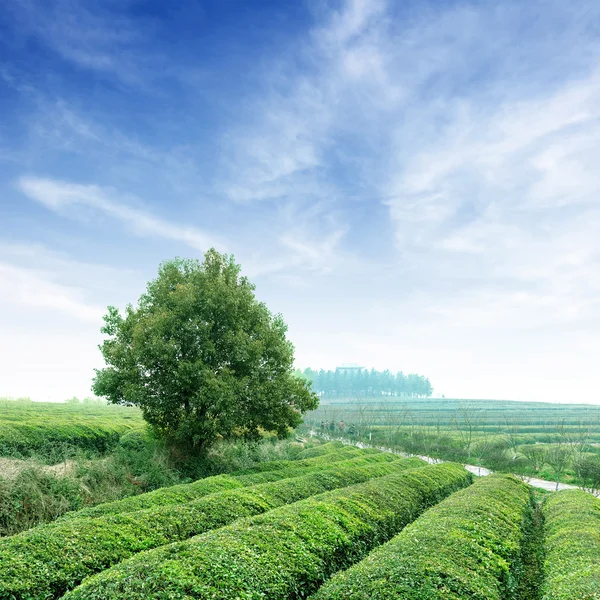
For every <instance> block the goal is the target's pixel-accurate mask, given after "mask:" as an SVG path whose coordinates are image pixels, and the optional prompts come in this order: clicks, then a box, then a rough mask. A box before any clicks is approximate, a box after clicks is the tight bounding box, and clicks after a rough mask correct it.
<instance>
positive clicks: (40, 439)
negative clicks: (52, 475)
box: [0, 423, 130, 458]
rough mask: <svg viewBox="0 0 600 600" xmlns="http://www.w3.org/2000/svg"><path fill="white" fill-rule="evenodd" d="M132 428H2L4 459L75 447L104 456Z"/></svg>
mask: <svg viewBox="0 0 600 600" xmlns="http://www.w3.org/2000/svg"><path fill="white" fill-rule="evenodd" d="M128 431H130V428H129V427H127V426H126V425H122V424H110V423H106V424H103V425H83V424H74V425H71V424H67V423H65V424H59V425H52V426H48V425H45V424H43V423H39V424H20V423H19V424H13V425H5V424H0V456H16V457H22V458H25V457H28V456H31V455H32V454H36V453H38V454H42V453H45V452H51V451H53V449H54V448H55V447H57V446H72V447H76V448H81V449H83V450H87V451H89V452H94V453H100V454H102V453H104V452H106V451H108V450H109V449H111V448H114V447H115V446H116V445H117V443H118V442H119V438H120V437H121V435H123V434H124V433H126V432H128Z"/></svg>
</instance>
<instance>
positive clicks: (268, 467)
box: [62, 448, 397, 519]
mask: <svg viewBox="0 0 600 600" xmlns="http://www.w3.org/2000/svg"><path fill="white" fill-rule="evenodd" d="M354 457H360V458H362V459H363V460H365V461H366V462H372V463H377V462H389V461H391V460H395V459H396V458H397V457H396V456H395V455H393V454H386V453H378V454H374V455H370V453H369V452H367V451H364V450H359V449H357V448H343V449H341V450H340V451H337V452H329V453H328V454H326V455H322V456H318V457H315V458H312V459H306V460H298V461H291V460H290V461H285V460H280V461H271V462H265V463H261V464H259V465H257V466H255V467H252V468H250V469H245V470H243V471H238V472H234V473H231V474H229V475H216V476H213V477H207V478H205V479H200V480H198V481H194V482H193V483H184V484H179V485H173V486H170V487H164V488H160V489H157V490H155V491H152V492H148V493H146V494H141V495H138V496H130V497H128V498H123V499H122V500H117V501H115V502H106V503H104V504H100V505H98V506H93V507H90V508H86V509H83V510H81V511H77V512H74V513H70V514H66V515H64V517H62V518H63V519H79V518H81V517H98V516H104V515H109V514H124V513H129V512H134V511H137V510H143V509H146V508H153V507H157V506H169V505H173V504H182V503H184V502H191V501H193V500H196V499H198V498H201V497H202V496H206V495H208V494H212V493H214V492H218V491H222V490H229V489H235V488H238V487H244V486H247V485H254V484H256V483H263V482H267V481H277V480H279V479H284V478H287V477H297V476H300V475H302V474H304V473H308V472H310V471H317V470H322V469H327V465H328V464H330V463H338V462H340V461H346V460H350V459H352V458H354Z"/></svg>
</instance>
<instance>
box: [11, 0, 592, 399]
mask: <svg viewBox="0 0 600 600" xmlns="http://www.w3.org/2000/svg"><path fill="white" fill-rule="evenodd" d="M175 4H176V5H177V7H175ZM599 27H600V3H598V2H595V1H592V0H581V1H578V2H570V3H565V2H563V1H560V0H554V1H552V0H551V1H544V2H542V1H531V2H527V3H523V2H521V1H505V2H502V3H497V2H492V1H478V2H474V1H473V2H455V1H446V2H434V1H430V2H416V1H415V2H413V1H408V2H392V1H390V2H387V3H386V2H383V1H375V0H373V1H366V0H365V1H360V0H354V1H351V0H349V1H347V2H324V1H319V0H315V1H312V0H310V1H307V2H281V1H280V0H261V1H260V2H258V1H257V2H252V1H245V2H243V1H228V2H216V1H213V2H200V1H198V2H195V1H192V0H189V1H185V2H178V3H165V2H160V1H148V2H143V3H141V2H134V1H122V2H118V3H117V2H113V1H111V0H102V1H95V2H91V1H89V2H88V1H83V0H82V1H80V2H66V1H65V2H63V1H57V0H53V1H46V0H44V1H42V0H39V1H35V0H31V1H27V0H5V2H3V5H2V10H1V11H0V57H1V58H0V223H1V228H0V289H1V293H0V336H1V340H2V343H1V344H0V396H4V395H8V396H11V395H12V396H20V395H25V396H31V397H33V398H36V399H40V400H47V399H52V400H59V399H64V398H67V397H70V396H73V395H78V396H86V395H89V394H90V391H89V388H90V382H91V378H92V376H93V368H94V367H101V366H102V360H101V356H100V353H99V351H98V349H97V344H98V343H99V342H100V341H101V334H100V331H99V330H100V326H101V324H102V319H101V316H102V314H103V312H104V310H105V308H106V306H107V305H108V304H114V305H117V306H120V307H123V306H124V305H125V304H126V303H127V302H135V301H136V300H137V298H138V296H139V295H140V293H141V292H142V291H143V289H144V286H145V283H146V282H147V281H148V280H149V279H151V278H153V277H154V276H155V274H156V271H157V266H158V264H159V262H160V261H162V260H165V259H168V258H172V257H174V256H188V257H199V258H200V257H201V256H202V254H203V252H204V251H205V250H207V249H208V248H209V247H211V246H215V247H216V248H217V249H218V250H219V251H224V252H230V253H233V254H234V255H235V257H236V259H237V261H238V262H239V263H241V265H242V267H243V271H244V273H245V274H247V275H248V276H249V277H250V278H251V279H252V280H253V281H254V282H255V283H256V285H257V294H258V296H259V297H260V298H261V299H262V300H264V301H265V302H266V303H267V305H268V306H269V307H270V308H271V310H273V311H274V312H281V313H283V315H284V318H285V320H286V322H287V323H288V324H289V337H290V339H291V340H292V341H293V343H294V344H295V346H296V358H297V360H296V363H297V366H298V367H299V368H305V367H312V368H317V369H318V368H325V369H328V368H335V367H336V366H337V365H340V364H342V363H356V364H358V365H361V366H365V367H368V368H371V367H374V368H376V369H386V368H388V369H390V370H392V371H397V370H403V371H404V372H406V373H412V372H415V373H421V374H423V375H425V376H427V377H428V378H429V379H430V381H431V383H432V385H433V387H434V395H439V394H445V395H446V396H449V397H450V396H451V397H458V398H502V399H521V400H548V401H561V402H600V396H599V392H598V390H599V389H600V370H599V369H598V364H600V307H599V300H598V298H599V293H600V269H599V267H600V264H599V262H600V261H599V257H600V235H599V232H600V196H599V190H600V170H599V169H598V157H599V142H600V71H599V69H598V65H599V64H600V63H599V62H598V59H599V54H600V44H599V41H600V38H599V31H600V29H599Z"/></svg>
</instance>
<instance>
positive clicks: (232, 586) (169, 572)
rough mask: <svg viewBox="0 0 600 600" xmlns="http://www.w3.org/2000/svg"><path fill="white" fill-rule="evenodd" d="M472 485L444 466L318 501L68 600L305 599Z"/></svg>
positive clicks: (156, 554)
mask: <svg viewBox="0 0 600 600" xmlns="http://www.w3.org/2000/svg"><path fill="white" fill-rule="evenodd" d="M392 464H394V463H392ZM470 481H471V478H470V475H469V474H468V473H467V472H466V471H465V470H464V469H463V467H461V466H459V465H450V464H446V465H435V466H426V467H423V468H421V469H416V470H412V471H408V472H405V473H394V474H392V475H388V476H386V477H381V478H377V479H374V480H371V481H369V482H367V483H363V484H358V485H353V486H350V487H347V488H343V489H340V490H335V491H332V492H327V493H324V494H320V495H317V496H313V497H311V498H309V499H306V500H301V501H299V502H296V503H294V504H290V505H288V506H285V507H282V508H278V509H274V510H271V511H269V512H267V513H265V514H264V515H260V516H256V517H251V518H247V519H240V520H238V521H236V522H235V523H233V524H232V525H229V526H227V527H223V528H221V529H217V530H214V531H211V532H209V533H206V534H203V535H200V536H197V537H194V538H191V539H190V540H187V541H186V542H182V543H176V544H171V545H168V546H165V547H163V548H158V549H156V550H153V551H150V552H143V553H141V554H138V555H137V556H135V557H133V558H132V559H130V560H128V561H126V562H123V563H121V564H120V565H117V566H116V567H113V568H112V569H109V570H107V571H105V572H103V573H100V574H99V575H97V576H95V577H92V578H89V579H87V580H86V581H85V582H84V583H83V584H82V585H81V586H80V587H79V588H76V589H75V590H74V591H72V592H70V593H69V594H67V595H66V596H65V598H68V599H69V600H75V599H84V598H85V599H88V600H92V599H94V600H99V599H101V598H129V599H131V600H135V599H138V598H144V599H146V598H172V599H175V598H190V597H194V598H211V599H214V598H220V599H227V598H231V599H234V598H235V599H242V598H244V599H249V598H257V599H258V598H269V600H279V599H284V598H285V599H300V598H303V597H305V596H306V595H307V594H308V593H310V592H311V591H314V590H315V589H316V588H317V587H318V586H319V585H320V584H321V583H322V582H323V581H324V580H325V579H327V578H328V577H329V576H330V575H331V574H332V573H334V572H335V571H337V570H338V569H340V568H344V567H347V566H348V565H350V564H352V563H353V562H355V561H357V560H359V559H360V558H362V557H363V556H364V555H365V554H366V553H367V552H368V551H369V550H370V549H371V548H373V547H374V546H376V545H377V544H380V543H381V542H383V541H385V540H387V539H389V538H390V537H391V536H392V535H394V534H395V533H397V532H398V531H399V530H400V529H402V527H404V526H405V525H406V524H407V523H409V522H410V521H411V520H413V519H414V518H416V516H417V515H418V514H419V513H421V512H422V511H423V510H424V509H425V508H427V507H428V506H430V505H432V504H434V503H435V502H437V501H439V500H440V499H441V498H443V497H444V496H446V495H448V494H449V493H451V492H452V491H453V490H455V489H458V488H460V487H464V486H465V485H467V484H468V483H470Z"/></svg>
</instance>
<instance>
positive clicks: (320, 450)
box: [296, 442, 352, 459]
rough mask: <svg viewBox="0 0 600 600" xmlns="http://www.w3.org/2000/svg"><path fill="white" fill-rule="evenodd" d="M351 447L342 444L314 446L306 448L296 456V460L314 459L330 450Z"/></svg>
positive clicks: (328, 443) (331, 443)
mask: <svg viewBox="0 0 600 600" xmlns="http://www.w3.org/2000/svg"><path fill="white" fill-rule="evenodd" d="M351 447H352V446H346V445H345V444H343V443H342V442H327V443H325V444H321V445H320V446H315V447H314V448H307V449H306V450H303V451H302V452H300V453H299V454H298V456H296V458H298V459H303V458H314V457H315V456H321V455H322V454H327V453H328V452H331V451H332V450H340V449H342V448H351Z"/></svg>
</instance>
